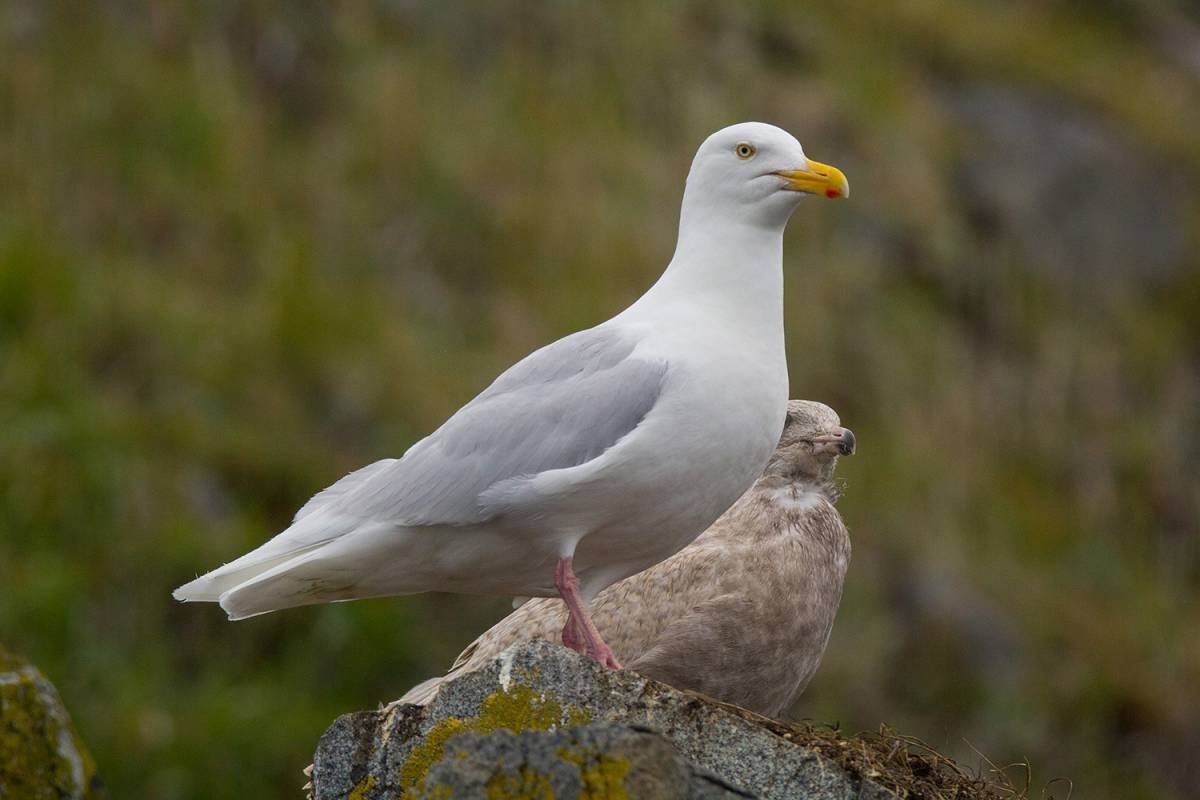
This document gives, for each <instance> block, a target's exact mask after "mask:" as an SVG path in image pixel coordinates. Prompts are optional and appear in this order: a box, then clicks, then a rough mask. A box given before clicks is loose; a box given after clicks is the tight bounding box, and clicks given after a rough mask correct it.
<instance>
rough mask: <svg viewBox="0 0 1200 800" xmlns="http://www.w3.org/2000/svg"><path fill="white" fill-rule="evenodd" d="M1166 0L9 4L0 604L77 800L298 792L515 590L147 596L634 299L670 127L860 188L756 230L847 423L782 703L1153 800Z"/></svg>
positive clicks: (1170, 380)
mask: <svg viewBox="0 0 1200 800" xmlns="http://www.w3.org/2000/svg"><path fill="white" fill-rule="evenodd" d="M1182 9H1183V4H1180V6H1179V7H1178V8H1176V7H1175V6H1174V5H1172V4H1171V3H1170V2H1169V0H1157V2H1146V3H1137V2H1134V1H1133V0H1108V2H1104V3H1090V4H1084V3H1074V2H1068V1H1067V0H1057V1H1056V2H1033V0H1026V1H1025V2H1014V3H1004V4H997V3H987V2H970V3H966V2H964V3H953V4H951V3H934V2H927V1H925V0H916V2H905V3H898V4H896V5H895V6H894V7H892V8H890V9H886V10H881V9H880V8H879V4H876V3H866V2H860V1H859V0H841V1H840V2H836V3H835V2H829V1H828V0H817V2H813V3H806V4H793V3H782V2H773V3H764V4H760V5H751V4H743V3H731V2H699V3H689V4H684V3H650V2H635V3H631V4H627V5H625V6H623V7H622V8H621V9H620V10H617V9H614V8H612V7H611V6H607V5H603V6H602V5H598V4H574V3H553V4H545V5H544V6H543V5H535V4H507V3H490V2H482V1H478V2H467V3H454V4H449V3H443V4H435V3H430V4H404V3H382V2H379V3H371V2H352V3H345V4H303V5H300V4H283V3H272V2H268V1H264V2H254V3H230V2H212V3H188V2H182V1H180V2H162V3H153V4H147V5H146V6H145V7H142V6H141V5H139V4H136V3H117V2H102V3H93V4H65V3H61V4H60V3H51V2H46V3H43V2H34V0H11V2H9V3H6V4H5V5H4V8H3V10H2V13H0V52H2V53H3V55H2V56H0V65H2V68H0V532H2V536H0V587H3V591H2V593H0V638H2V639H3V641H4V643H5V644H6V645H7V646H9V647H11V648H12V649H14V650H15V651H19V652H22V653H23V654H25V655H27V656H28V657H29V658H30V660H31V661H33V662H34V663H36V664H37V665H38V666H39V667H40V668H41V669H42V670H43V671H44V672H45V673H46V674H47V675H48V677H50V679H51V680H53V681H54V683H55V684H56V685H57V686H58V688H59V690H60V691H61V693H62V695H63V698H64V701H65V702H66V704H67V706H68V707H69V708H70V709H71V711H72V714H73V716H74V718H75V722H76V724H77V726H78V727H79V729H80V732H81V734H82V737H83V739H84V740H85V741H87V742H88V743H89V744H90V745H91V747H92V749H93V751H94V754H95V756H96V759H97V762H98V765H99V773H100V775H101V776H102V778H103V779H104V780H105V782H106V783H107V784H108V785H109V786H110V788H111V790H112V793H113V796H136V797H145V798H163V799H169V798H193V797H194V798H216V799H219V798H233V797H243V796H247V795H251V794H253V795H256V796H267V797H274V796H280V797H285V796H291V793H293V792H298V787H299V786H300V784H301V783H303V776H302V775H301V772H300V770H301V769H302V767H303V766H304V765H305V764H307V763H308V761H309V757H310V754H311V750H312V747H313V746H314V744H315V742H316V740H317V737H318V736H319V734H320V733H321V731H322V730H323V729H324V727H325V726H326V725H327V724H328V723H329V722H330V721H331V720H332V719H333V718H334V716H336V715H337V714H338V713H341V712H344V711H347V710H350V709H355V708H363V707H369V706H371V705H372V704H375V703H378V702H383V701H387V700H390V699H393V698H395V697H396V696H398V695H399V694H400V693H401V692H403V691H404V690H405V689H406V688H408V687H409V686H410V685H411V684H413V683H414V682H415V681H416V680H418V679H421V678H424V677H426V676H428V675H430V674H433V673H435V672H438V671H440V670H442V669H443V668H444V667H445V666H446V665H447V664H448V663H449V662H450V660H451V659H452V657H453V655H454V654H455V653H457V651H458V649H459V648H460V647H461V646H462V645H464V644H465V643H466V642H467V641H469V640H470V639H471V638H472V637H473V636H474V635H475V634H476V633H478V632H479V631H480V630H481V629H482V628H483V627H484V626H485V625H486V624H488V623H489V622H490V621H491V620H493V619H495V618H498V617H499V616H500V615H501V614H502V613H503V612H504V610H505V608H506V607H507V603H506V602H505V601H504V600H502V599H484V598H463V597H431V596H422V597H414V598H403V599H397V600H375V601H363V602H357V603H349V604H337V605H330V606H324V607H315V608H310V609H300V610H293V611H287V612H282V613H278V614H272V615H268V616H266V617H260V618H256V619H252V620H249V621H247V622H242V623H238V624H230V623H227V622H225V621H224V619H223V618H222V615H221V614H220V613H219V612H218V611H217V610H216V609H214V608H212V607H208V606H181V605H178V604H176V603H174V602H173V601H172V600H171V599H170V590H171V589H172V588H173V587H174V586H177V585H179V584H180V583H183V582H184V581H186V580H188V579H189V578H191V577H193V576H194V575H195V574H197V573H198V572H201V571H204V570H207V569H210V568H212V567H214V566H217V565H219V564H220V563H222V562H224V561H226V560H229V559H230V558H232V557H233V556H236V555H238V554H240V553H242V552H244V551H245V550H247V549H249V548H251V547H252V546H254V545H255V544H257V543H259V542H261V541H262V540H264V539H265V538H266V537H267V536H269V535H271V534H272V533H274V532H276V531H277V530H279V529H280V528H281V527H282V526H283V525H285V524H286V522H287V520H288V519H290V516H291V514H292V513H293V512H294V510H295V509H296V508H298V507H299V506H300V505H301V504H302V503H303V502H304V500H305V499H306V498H307V497H308V496H309V495H310V494H312V493H313V492H315V491H316V490H318V489H320V488H322V487H324V486H326V485H328V484H329V483H331V482H332V481H333V480H335V479H336V478H337V477H339V476H341V475H342V474H344V473H345V472H347V471H348V470H350V469H352V468H354V467H356V466H359V465H362V464H364V463H367V462H369V461H372V460H374V459H377V458H381V457H384V456H389V455H390V456H394V455H398V454H399V453H401V452H403V451H404V449H405V448H407V447H408V446H409V445H410V444H411V443H413V442H414V441H416V440H417V439H418V438H419V437H420V436H422V435H424V434H425V433H427V432H428V431H430V430H432V429H433V428H434V427H436V426H437V425H438V424H439V423H440V422H441V421H442V420H443V419H444V418H445V417H446V416H447V415H448V414H449V413H451V412H452V411H453V410H455V409H456V408H457V407H459V406H460V405H461V404H462V403H463V402H465V401H466V400H468V399H469V398H470V397H471V396H472V395H473V394H474V393H475V392H477V391H478V390H480V389H481V388H482V387H483V386H485V385H486V384H487V383H488V381H490V380H491V378H492V377H494V376H495V375H496V374H497V373H498V372H499V371H500V370H501V369H503V368H504V367H506V366H507V365H508V364H510V363H512V362H513V361H514V360H515V359H517V358H519V357H521V356H522V355H524V354H525V353H527V352H528V351H530V350H532V349H533V348H535V347H537V346H539V345H540V344H542V343H545V342H547V341H549V340H552V339H554V338H556V337H558V336H561V335H563V334H565V333H567V332H569V331H571V330H575V329H578V328H580V327H584V326H587V325H590V324H593V323H595V322H598V321H600V320H602V319H604V318H606V317H608V316H609V315H611V314H612V313H614V312H616V311H618V310H619V309H621V308H622V307H623V306H624V305H625V304H627V303H629V302H630V301H631V300H633V299H634V298H635V297H636V296H637V295H638V294H640V292H641V291H642V290H644V288H645V287H646V286H648V285H649V284H650V283H651V282H652V281H653V280H654V278H655V277H656V276H657V274H658V272H659V270H660V269H661V268H662V266H663V265H664V264H665V263H666V260H667V259H668V257H669V255H670V250H671V246H672V243H673V240H674V226H675V222H676V213H677V206H678V200H679V196H680V192H681V186H682V179H683V176H684V175H685V174H686V171H687V167H688V161H689V159H690V157H691V154H692V152H693V150H694V147H695V146H696V145H697V144H698V143H699V142H700V141H701V140H702V139H703V137H704V136H705V135H706V134H707V133H708V132H710V131H712V130H714V129H716V128H718V127H720V126H722V125H724V124H727V123H730V122H735V121H738V120H742V119H762V120H766V121H771V122H775V123H777V124H780V125H782V126H783V127H785V128H787V129H788V130H791V131H792V132H794V133H796V134H797V136H798V137H799V138H800V139H801V140H802V141H803V142H805V144H806V146H807V148H808V151H809V153H810V154H811V155H812V156H813V157H814V158H817V159H819V160H822V161H828V162H830V163H834V164H836V165H838V166H839V167H841V168H843V169H844V170H845V172H846V173H847V175H848V176H849V178H850V181H851V183H852V186H853V196H852V197H851V199H850V201H849V202H846V203H838V204H832V203H816V202H814V203H809V204H806V205H805V206H804V207H803V208H802V209H801V211H800V212H799V213H798V214H797V216H796V218H795V220H794V221H793V223H792V225H791V228H790V230H789V233H788V240H787V244H786V261H787V272H788V275H787V281H788V283H787V286H788V298H787V303H788V305H787V324H788V336H789V353H790V357H791V380H792V394H793V396H796V397H804V398H811V399H817V400H823V401H825V402H828V403H830V404H831V405H832V406H834V407H835V408H836V409H837V410H838V411H839V413H840V414H841V416H842V420H843V422H844V424H846V425H847V426H849V427H851V428H853V429H854V430H855V433H856V434H857V436H858V440H859V442H860V444H861V446H860V451H859V455H857V456H855V457H854V458H853V459H847V460H846V461H845V463H844V464H843V466H842V469H841V474H842V475H843V476H844V478H845V480H846V483H847V491H846V494H845V498H844V500H843V501H842V503H841V508H842V510H843V513H844V515H845V517H846V519H847V521H848V523H849V525H850V528H851V531H852V535H853V537H854V544H855V557H854V562H853V564H852V567H851V572H850V577H849V582H848V586H847V590H846V598H845V601H844V603H843V608H842V611H841V615H840V619H839V622H838V625H837V627H836V628H835V631H834V635H833V639H832V642H831V645H830V651H829V653H828V655H827V658H826V662H825V665H824V667H823V669H822V672H821V673H820V674H819V675H818V678H817V680H816V682H815V683H814V685H813V686H812V687H810V689H809V691H808V692H807V694H806V696H805V698H804V700H803V702H802V705H801V706H800V707H799V708H798V709H797V712H798V713H800V714H802V715H805V716H810V717H812V718H814V719H816V720H820V721H822V722H830V723H832V722H840V725H841V727H842V729H847V730H858V729H867V730H875V729H877V728H878V727H879V724H880V723H881V722H886V723H888V724H889V725H891V726H893V727H894V728H895V729H896V730H900V731H904V732H905V733H906V734H911V735H914V736H918V737H920V738H921V739H922V740H924V741H926V742H929V743H930V744H931V745H933V746H935V747H937V748H938V749H940V750H947V749H948V750H950V751H952V752H954V753H955V754H957V755H958V756H959V757H960V758H962V759H963V760H964V761H966V762H967V763H978V762H979V758H978V756H976V755H975V753H974V751H975V750H976V749H977V750H978V751H981V752H983V753H986V754H988V756H989V757H990V758H991V759H992V760H993V761H994V762H996V763H998V764H1006V763H1009V762H1016V761H1020V760H1022V759H1026V758H1027V759H1028V761H1029V763H1030V764H1031V765H1032V772H1033V788H1032V790H1031V794H1033V793H1035V792H1036V793H1040V791H1041V788H1042V787H1044V786H1046V785H1047V784H1048V783H1049V782H1050V781H1051V779H1054V778H1057V777H1060V776H1065V777H1067V778H1069V779H1070V780H1071V781H1072V782H1073V784H1074V790H1075V792H1076V796H1080V797H1089V798H1132V799H1136V798H1162V797H1172V796H1174V797H1184V796H1191V795H1192V794H1194V791H1195V787H1196V786H1197V785H1198V784H1200V772H1198V770H1200V766H1198V765H1197V762H1196V759H1195V757H1194V754H1195V752H1196V751H1197V749H1198V748H1200V723H1198V722H1197V720H1200V682H1197V681H1196V676H1197V675H1200V602H1198V601H1200V488H1198V486H1197V475H1200V434H1198V432H1200V345H1198V343H1200V312H1198V311H1197V309H1200V258H1198V257H1197V255H1196V253H1197V248H1196V245H1197V241H1198V238H1200V180H1198V178H1200V139H1198V138H1197V137H1196V135H1195V132H1196V131H1197V130H1200V67H1198V66H1197V63H1196V60H1195V53H1196V52H1197V51H1200V33H1197V31H1198V30H1200V16H1197V15H1196V12H1195V11H1194V10H1191V11H1185V10H1182ZM1014 780H1016V779H1014ZM1016 782H1018V783H1019V781H1016ZM1063 785H1064V784H1062V783H1056V784H1053V785H1052V786H1050V788H1049V789H1048V793H1050V794H1053V795H1054V796H1065V794H1066V792H1065V791H1064V790H1063V789H1062V786H1063Z"/></svg>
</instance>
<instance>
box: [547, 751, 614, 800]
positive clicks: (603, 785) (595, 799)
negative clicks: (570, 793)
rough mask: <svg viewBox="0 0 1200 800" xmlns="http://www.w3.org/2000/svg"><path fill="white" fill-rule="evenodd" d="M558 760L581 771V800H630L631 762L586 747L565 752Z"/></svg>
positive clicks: (561, 753)
mask: <svg viewBox="0 0 1200 800" xmlns="http://www.w3.org/2000/svg"><path fill="white" fill-rule="evenodd" d="M558 757H559V758H561V759H562V760H564V761H569V762H571V763H572V764H574V765H575V766H577V767H579V777H580V779H581V780H582V781H583V791H582V792H581V793H580V795H579V797H580V798H581V800H584V799H585V798H586V799H590V800H628V798H629V793H628V792H627V791H626V790H625V776H626V775H628V774H629V759H627V758H624V757H623V756H610V755H607V754H606V753H603V752H601V751H600V750H597V749H594V748H583V747H575V748H563V749H562V750H559V751H558Z"/></svg>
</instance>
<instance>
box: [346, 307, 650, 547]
mask: <svg viewBox="0 0 1200 800" xmlns="http://www.w3.org/2000/svg"><path fill="white" fill-rule="evenodd" d="M635 345H636V341H634V340H632V339H631V338H629V337H628V336H624V335H622V334H620V333H619V332H617V331H614V330H612V329H606V328H592V329H591V330H586V331H580V332H579V333H576V334H573V335H571V336H568V337H566V338H564V339H561V340H559V341H557V342H555V343H554V344H551V345H549V346H547V347H543V348H542V349H541V350H538V351H536V352H534V353H532V354H531V355H530V356H528V357H527V358H525V359H524V360H522V361H521V362H519V363H517V364H516V365H514V366H513V367H512V368H510V369H509V370H508V371H506V372H505V373H504V374H502V375H501V376H500V377H499V378H497V379H496V380H495V382H493V383H492V385H491V386H489V387H488V388H487V389H486V390H484V391H483V393H481V394H480V395H479V396H478V397H476V398H475V399H474V400H472V401H471V402H470V403H468V404H467V405H466V406H464V407H463V408H462V409H461V410H459V412H458V413H457V414H455V415H454V416H452V417H451V418H450V419H449V420H447V421H446V423H445V424H444V425H442V427H440V428H439V429H438V430H436V431H435V432H434V433H432V434H431V435H429V436H428V437H426V438H425V439H423V440H421V441H420V442H418V443H417V444H415V445H413V447H412V448H411V449H410V450H409V451H408V452H407V453H406V454H405V455H404V457H403V458H402V459H400V460H399V461H394V462H393V463H391V464H389V465H387V466H386V467H385V468H381V469H378V470H376V471H374V472H373V473H372V474H370V475H368V476H365V480H363V481H362V482H360V483H357V484H356V485H355V486H353V487H352V488H350V489H349V490H348V491H346V492H343V493H340V494H338V495H337V496H335V497H332V498H331V499H332V504H333V505H332V506H331V507H333V508H335V509H336V510H338V511H339V512H342V513H345V514H349V515H353V516H357V517H363V518H371V519H376V520H387V521H390V522H394V523H395V524H397V525H406V526H415V525H470V524H477V523H480V522H484V521H487V520H488V519H492V518H494V517H495V516H497V515H498V514H499V513H501V511H502V509H499V508H495V507H489V506H488V505H487V504H486V503H485V502H484V501H483V500H482V499H481V495H482V494H483V493H484V492H485V491H486V490H487V489H488V488H490V487H493V486H495V485H496V484H498V483H501V482H503V481H508V480H512V479H516V478H522V477H531V476H534V475H537V474H539V473H542V472H546V471H548V470H555V469H565V468H568V467H575V466H579V465H580V464H584V463H586V462H588V461H591V460H592V459H594V458H597V457H598V456H600V455H601V454H603V453H604V451H606V450H608V449H609V448H610V447H612V446H613V445H614V444H616V443H617V442H618V441H620V440H621V438H622V437H624V436H625V435H627V434H628V433H630V432H631V431H632V430H633V429H634V428H636V427H637V426H638V424H639V423H640V422H641V421H642V419H644V418H645V416H646V414H648V413H649V412H650V410H651V409H652V408H653V407H654V404H655V403H656V402H657V400H658V397H659V394H660V392H661V389H662V383H663V376H664V375H665V374H666V370H667V367H666V364H665V363H663V362H661V361H656V360H655V361H652V360H647V359H643V358H639V357H637V356H635V355H633V350H634V347H635ZM374 466H376V465H372V467H374ZM368 469H369V468H368ZM355 475H357V473H355ZM349 477H354V476H353V475H351V476H348V478H349ZM343 480H347V479H343ZM333 488H336V485H335V486H334V487H331V489H330V490H327V491H331V490H332V489H333Z"/></svg>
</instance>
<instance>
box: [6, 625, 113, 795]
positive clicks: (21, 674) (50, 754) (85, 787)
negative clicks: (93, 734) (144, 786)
mask: <svg viewBox="0 0 1200 800" xmlns="http://www.w3.org/2000/svg"><path fill="white" fill-rule="evenodd" d="M103 796H104V793H103V790H102V788H101V785H100V780H99V779H98V778H97V777H96V765H95V763H94V762H93V761H92V757H91V755H90V754H89V753H88V751H87V749H86V748H85V747H84V746H83V742H82V741H81V740H80V738H79V734H78V733H76V732H75V728H74V726H72V725H71V718H70V716H69V715H68V714H67V709H66V708H65V707H64V706H63V704H62V700H61V699H60V698H59V696H58V692H57V691H56V690H55V688H54V686H53V684H51V683H50V681H48V680H46V678H45V677H43V675H42V674H41V673H40V672H38V671H37V669H36V668H34V667H33V666H31V665H30V664H28V663H26V662H25V661H24V660H22V659H20V658H18V657H16V656H14V655H11V654H9V653H8V652H6V651H5V650H4V649H3V648H0V797H3V798H4V799H5V800H100V798H102V797H103Z"/></svg>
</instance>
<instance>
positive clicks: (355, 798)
mask: <svg viewBox="0 0 1200 800" xmlns="http://www.w3.org/2000/svg"><path fill="white" fill-rule="evenodd" d="M374 788H375V776H374V775H368V776H367V777H366V778H364V779H363V780H361V781H359V782H358V785H357V786H355V787H354V788H353V789H351V790H350V794H349V795H347V796H346V800H365V798H366V796H367V792H369V791H371V790H372V789H374Z"/></svg>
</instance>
